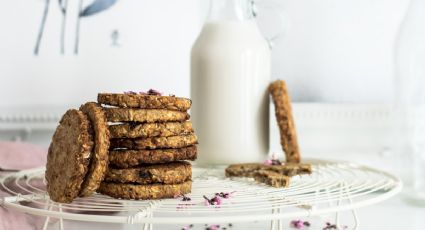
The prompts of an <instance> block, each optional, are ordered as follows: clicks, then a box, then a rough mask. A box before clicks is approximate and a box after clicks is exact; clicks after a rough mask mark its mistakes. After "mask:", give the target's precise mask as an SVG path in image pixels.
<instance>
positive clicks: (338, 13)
mask: <svg viewBox="0 0 425 230" xmlns="http://www.w3.org/2000/svg"><path fill="white" fill-rule="evenodd" d="M277 2H280V4H281V6H282V8H283V9H284V13H285V14H286V18H287V19H288V21H289V22H288V24H289V28H288V30H287V32H286V34H285V37H284V38H283V39H281V40H279V41H278V42H277V45H276V46H275V49H274V53H273V55H274V56H273V76H274V77H278V78H284V79H286V80H287V82H288V85H289V87H290V89H291V94H292V97H293V99H295V100H296V101H308V102H311V101H316V102H317V101H327V102H360V103H381V102H388V101H390V99H391V97H392V90H391V87H392V78H393V74H394V72H393V69H394V65H393V58H394V57H393V51H394V41H395V37H396V33H397V30H398V26H399V24H400V23H401V21H402V17H403V15H404V12H405V9H406V7H407V4H408V0H301V1H300V0H282V1H277Z"/></svg>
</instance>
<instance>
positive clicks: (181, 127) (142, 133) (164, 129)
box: [109, 121, 193, 138]
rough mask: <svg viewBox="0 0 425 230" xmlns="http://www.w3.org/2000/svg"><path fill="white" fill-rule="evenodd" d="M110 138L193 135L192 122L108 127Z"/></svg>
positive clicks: (128, 124) (125, 124)
mask: <svg viewBox="0 0 425 230" xmlns="http://www.w3.org/2000/svg"><path fill="white" fill-rule="evenodd" d="M109 133H110V134H111V138H137V137H169V136H176V135H182V134H189V133H193V127H192V122H190V121H184V122H165V123H124V124H118V125H111V126H109Z"/></svg>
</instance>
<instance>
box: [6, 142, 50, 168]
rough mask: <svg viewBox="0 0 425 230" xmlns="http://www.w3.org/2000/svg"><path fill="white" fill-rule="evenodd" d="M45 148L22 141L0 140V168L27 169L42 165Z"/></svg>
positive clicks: (45, 157)
mask: <svg viewBox="0 0 425 230" xmlns="http://www.w3.org/2000/svg"><path fill="white" fill-rule="evenodd" d="M46 159H47V150H46V149H45V148H43V147H40V146H37V145H32V144H28V143H23V142H0V168H2V169H17V170H23V169H29V168H35V167H40V166H44V165H45V164H46Z"/></svg>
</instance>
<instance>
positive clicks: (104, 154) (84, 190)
mask: <svg viewBox="0 0 425 230" xmlns="http://www.w3.org/2000/svg"><path fill="white" fill-rule="evenodd" d="M80 111H82V112H83V113H84V114H86V115H87V117H88V118H89V120H90V122H91V124H92V126H93V130H94V149H93V156H92V160H91V163H90V165H89V170H88V172H87V175H86V178H85V180H84V182H83V184H82V186H81V191H80V194H79V196H82V197H86V196H90V195H91V194H93V192H95V191H96V190H97V189H98V188H99V185H100V182H102V181H103V179H104V177H105V173H106V171H107V169H108V164H109V161H108V154H109V130H108V124H107V121H106V117H105V113H104V112H103V108H102V107H101V106H100V105H98V104H97V103H95V102H87V103H86V104H84V105H82V106H81V107H80Z"/></svg>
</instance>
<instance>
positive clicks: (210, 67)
mask: <svg viewBox="0 0 425 230" xmlns="http://www.w3.org/2000/svg"><path fill="white" fill-rule="evenodd" d="M253 7H254V5H253V2H252V1H249V0H211V6H210V11H209V16H208V19H207V21H206V22H205V24H204V26H203V28H202V31H201V33H200V35H199V37H198V38H197V40H196V42H195V44H194V45H193V47H192V53H191V99H192V100H193V107H192V109H191V118H192V121H193V125H194V129H195V130H196V133H197V135H198V138H199V155H198V161H197V162H198V163H199V164H229V163H238V162H261V161H263V160H264V159H265V158H266V157H267V153H268V143H269V141H268V133H269V132H268V127H269V122H268V108H269V101H268V93H267V86H268V84H269V82H270V65H271V60H270V59H271V54H270V47H269V44H268V42H267V41H266V39H265V38H264V37H263V36H262V34H261V32H260V30H259V28H258V26H257V23H256V21H255V14H254V11H253Z"/></svg>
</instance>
